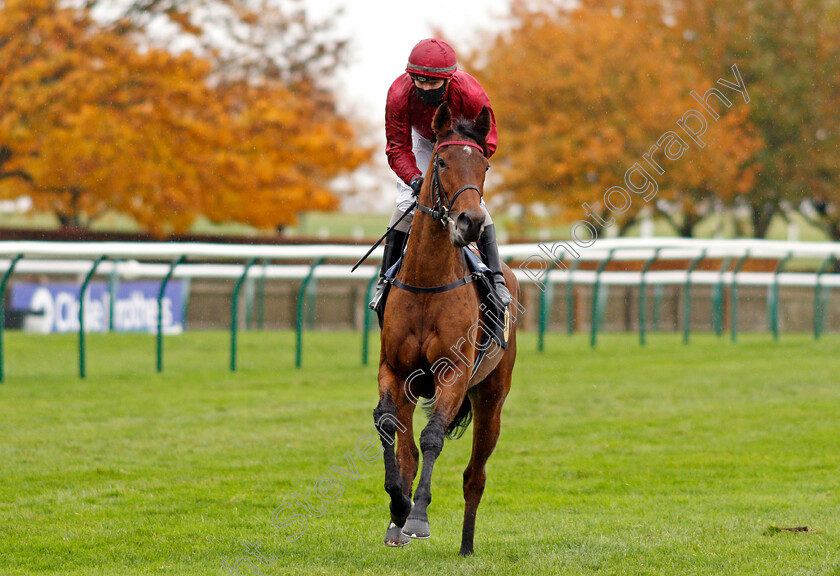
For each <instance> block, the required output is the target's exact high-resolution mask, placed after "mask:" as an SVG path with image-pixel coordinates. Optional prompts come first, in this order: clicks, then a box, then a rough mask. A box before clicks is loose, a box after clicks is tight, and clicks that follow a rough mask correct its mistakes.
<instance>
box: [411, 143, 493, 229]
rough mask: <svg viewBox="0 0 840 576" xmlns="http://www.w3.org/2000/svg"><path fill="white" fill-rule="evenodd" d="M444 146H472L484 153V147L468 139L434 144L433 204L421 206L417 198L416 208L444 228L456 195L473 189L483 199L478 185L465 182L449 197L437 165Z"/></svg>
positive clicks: (450, 219)
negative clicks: (440, 151) (439, 153)
mask: <svg viewBox="0 0 840 576" xmlns="http://www.w3.org/2000/svg"><path fill="white" fill-rule="evenodd" d="M444 146H472V147H473V148H477V149H478V150H481V154H482V155H483V154H484V149H483V148H482V147H481V146H479V145H478V144H476V143H475V142H469V141H468V140H447V141H446V142H441V143H440V144H438V145H437V146H435V149H434V152H433V157H434V162H433V164H432V182H431V189H432V200H433V201H434V205H433V206H432V207H431V208H429V207H428V206H423V205H422V204H420V199H419V198H418V199H417V209H418V210H420V211H421V212H425V213H426V214H428V215H429V216H431V217H432V219H433V220H440V223H441V224H442V225H443V227H444V228H446V226H447V225H448V224H451V223H452V218H451V217H450V216H449V213H450V212H451V211H452V206H453V205H454V204H455V201H456V200H457V199H458V196H460V195H461V194H463V193H464V192H466V191H467V190H475V191H476V192H478V196H479V198H481V199H482V200H483V199H484V194H482V192H481V190H480V189H479V188H478V186H476V185H474V184H467V185H466V186H461V187H460V188H459V189H458V191H457V192H455V194H453V195H452V198H450V197H449V194H447V192H446V190H445V189H444V187H443V183H442V182H441V181H440V174H439V173H438V167H439V165H440V164H439V161H438V150H440V149H441V148H443V147H444Z"/></svg>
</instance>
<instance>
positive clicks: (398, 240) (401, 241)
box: [368, 230, 408, 310]
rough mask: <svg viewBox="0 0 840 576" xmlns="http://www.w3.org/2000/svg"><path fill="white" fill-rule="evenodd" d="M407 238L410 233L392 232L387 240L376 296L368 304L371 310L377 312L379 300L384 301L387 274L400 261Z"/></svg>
mask: <svg viewBox="0 0 840 576" xmlns="http://www.w3.org/2000/svg"><path fill="white" fill-rule="evenodd" d="M406 238H408V233H407V232H400V231H399V230H391V232H389V233H388V237H387V238H385V253H384V254H383V255H382V269H381V270H380V271H379V282H377V283H376V294H374V296H373V300H371V301H370V304H368V308H370V309H371V310H376V307H377V306H378V305H379V300H380V299H382V293H383V292H384V291H385V272H387V271H388V269H389V268H390V267H391V266H393V265H394V264H396V263H397V260H399V259H400V256H401V255H402V251H403V247H404V246H405V241H406Z"/></svg>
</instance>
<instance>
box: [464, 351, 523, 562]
mask: <svg viewBox="0 0 840 576" xmlns="http://www.w3.org/2000/svg"><path fill="white" fill-rule="evenodd" d="M515 346H516V343H515V341H513V342H511V346H510V347H509V348H508V352H507V354H511V356H509V357H508V358H509V359H510V362H506V359H502V363H501V364H500V365H499V366H497V367H496V369H495V370H494V371H493V372H492V373H491V374H490V375H489V376H488V377H487V379H486V380H485V381H484V382H482V383H481V384H479V385H478V386H476V387H475V388H472V389H471V390H470V401H471V402H472V408H473V445H472V456H471V457H470V462H469V464H468V465H467V468H466V470H464V504H465V505H464V528H463V531H462V533H461V550H460V552H459V554H460V555H461V556H469V555H470V554H472V553H473V537H474V535H475V515H476V512H477V511H478V504H479V502H481V496H482V494H484V484H485V482H486V480H487V475H486V473H485V466H486V465H487V460H488V459H489V458H490V455H491V454H492V453H493V450H494V449H495V448H496V442H497V441H498V440H499V430H500V428H501V424H502V405H503V404H504V403H505V397H506V396H507V393H508V391H509V390H510V378H511V371H512V369H513V362H512V359H513V357H514V355H515V354H516V352H515ZM508 364H509V365H508Z"/></svg>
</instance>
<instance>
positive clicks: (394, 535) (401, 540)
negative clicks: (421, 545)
mask: <svg viewBox="0 0 840 576" xmlns="http://www.w3.org/2000/svg"><path fill="white" fill-rule="evenodd" d="M407 544H411V538H409V537H408V536H406V535H405V534H403V533H402V530H401V529H400V527H399V526H397V525H396V524H394V523H393V522H391V524H390V525H389V526H388V530H387V531H386V532H385V546H391V547H392V548H399V547H400V546H406V545H407Z"/></svg>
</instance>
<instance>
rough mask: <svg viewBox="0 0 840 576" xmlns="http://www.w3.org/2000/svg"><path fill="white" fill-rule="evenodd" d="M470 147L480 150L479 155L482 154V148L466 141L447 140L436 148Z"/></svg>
mask: <svg viewBox="0 0 840 576" xmlns="http://www.w3.org/2000/svg"><path fill="white" fill-rule="evenodd" d="M458 145H461V146H472V147H473V148H478V149H479V150H481V153H482V154H484V148H482V147H481V146H479V145H478V144H476V143H475V142H468V141H467V140H447V141H446V142H441V143H440V144H438V145H437V147H438V148H443V147H444V146H458Z"/></svg>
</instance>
